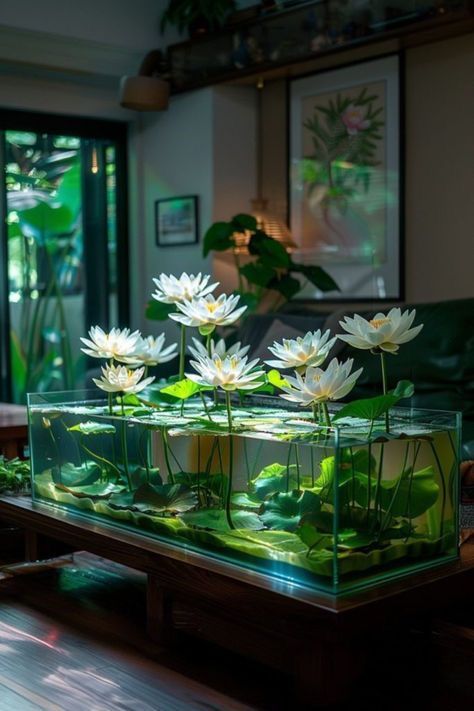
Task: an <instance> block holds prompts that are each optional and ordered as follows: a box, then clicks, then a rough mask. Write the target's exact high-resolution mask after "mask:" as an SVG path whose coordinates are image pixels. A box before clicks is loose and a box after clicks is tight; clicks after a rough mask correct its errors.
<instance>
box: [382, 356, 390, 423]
mask: <svg viewBox="0 0 474 711" xmlns="http://www.w3.org/2000/svg"><path fill="white" fill-rule="evenodd" d="M380 367H381V369H382V389H383V394H384V395H386V394H387V392H388V388H387V368H386V363H385V353H384V352H383V351H380ZM385 431H386V432H387V433H388V432H390V420H389V413H388V411H387V412H386V413H385Z"/></svg>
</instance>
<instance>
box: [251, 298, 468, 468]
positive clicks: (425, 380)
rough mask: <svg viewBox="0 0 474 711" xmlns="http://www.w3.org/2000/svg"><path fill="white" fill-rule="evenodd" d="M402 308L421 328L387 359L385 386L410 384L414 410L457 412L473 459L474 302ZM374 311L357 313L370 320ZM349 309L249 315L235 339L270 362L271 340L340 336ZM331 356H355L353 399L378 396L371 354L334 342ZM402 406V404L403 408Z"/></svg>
mask: <svg viewBox="0 0 474 711" xmlns="http://www.w3.org/2000/svg"><path fill="white" fill-rule="evenodd" d="M403 308H409V309H411V308H416V319H415V323H423V324H424V328H423V329H422V331H421V333H420V334H419V335H418V336H417V337H416V339H415V340H413V341H411V342H410V343H408V344H406V345H404V346H401V347H400V351H399V353H398V355H396V356H392V355H388V356H387V360H388V374H389V381H390V383H389V384H390V385H393V386H395V384H396V383H397V381H398V380H403V379H406V380H411V381H413V383H414V384H415V394H414V396H413V398H411V401H410V403H409V402H408V401H405V403H406V404H410V405H412V406H414V407H420V408H429V409H438V410H459V411H461V412H462V413H463V453H462V456H463V458H464V459H474V299H459V300H455V301H444V302H437V303H429V304H411V305H407V306H404V307H403ZM387 310H388V309H386V308H385V307H384V305H382V306H381V307H380V308H378V309H375V310H374V309H371V310H367V311H363V310H360V309H357V313H359V314H360V315H361V316H364V317H365V318H372V316H373V315H374V314H375V312H376V311H387ZM353 313H354V310H351V309H350V308H345V309H344V310H338V311H335V312H333V313H331V314H329V315H328V314H327V313H323V312H319V311H314V312H312V313H309V312H308V310H306V311H305V312H303V311H302V309H301V307H299V306H298V304H297V303H296V304H291V305H288V306H287V310H286V311H285V312H282V313H275V314H265V315H262V316H255V315H254V316H250V317H249V318H248V319H247V320H246V321H245V322H244V324H243V326H242V327H241V329H240V332H239V334H238V337H239V339H240V340H242V341H243V342H245V343H251V344H252V350H251V354H255V355H258V356H260V357H270V353H268V352H267V350H266V348H267V346H268V345H271V343H272V342H273V340H274V338H275V337H277V340H280V337H287V338H294V337H295V335H297V334H300V335H302V334H304V333H306V331H309V330H311V331H314V330H316V329H318V328H321V329H326V328H330V329H331V332H332V333H334V334H335V333H343V332H344V331H343V330H342V329H341V327H340V326H339V321H340V320H341V319H342V318H343V316H344V315H352V314H353ZM331 355H336V356H337V357H338V358H340V359H343V360H345V359H346V358H348V357H354V358H355V360H356V363H357V365H358V366H363V368H364V371H363V373H362V375H361V377H360V379H359V381H358V384H357V387H356V389H355V390H354V391H353V392H352V393H351V399H352V398H354V397H371V396H372V395H374V394H380V388H381V384H380V361H379V359H378V358H377V357H376V356H374V355H372V354H371V353H370V351H363V350H356V349H354V348H352V347H351V346H349V345H347V344H345V343H344V342H342V341H338V342H337V344H336V345H335V347H334V349H333V353H332V354H331ZM405 403H404V404H405Z"/></svg>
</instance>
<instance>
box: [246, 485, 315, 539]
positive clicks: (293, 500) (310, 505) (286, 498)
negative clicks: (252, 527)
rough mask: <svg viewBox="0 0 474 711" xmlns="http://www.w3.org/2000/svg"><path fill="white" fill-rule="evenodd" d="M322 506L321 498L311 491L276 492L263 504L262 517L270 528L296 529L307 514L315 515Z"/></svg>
mask: <svg viewBox="0 0 474 711" xmlns="http://www.w3.org/2000/svg"><path fill="white" fill-rule="evenodd" d="M320 508H321V500H320V498H319V496H318V495H317V494H314V493H312V492H311V491H304V492H303V494H301V493H300V492H299V491H291V492H290V493H288V494H282V493H280V494H274V496H272V498H271V499H269V500H268V501H265V502H264V504H263V513H262V514H260V517H261V519H262V520H263V521H264V522H265V525H266V526H268V528H272V529H276V530H278V531H296V529H297V527H298V524H299V523H300V521H301V518H302V517H303V516H304V515H305V514H309V515H314V514H316V513H317V512H318V511H319V509H320Z"/></svg>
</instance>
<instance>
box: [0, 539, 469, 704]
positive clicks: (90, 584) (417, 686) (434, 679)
mask: <svg viewBox="0 0 474 711" xmlns="http://www.w3.org/2000/svg"><path fill="white" fill-rule="evenodd" d="M178 642H179V644H178V646H177V647H176V648H174V649H173V650H171V651H170V650H165V649H162V648H159V647H157V646H156V645H153V644H152V643H151V642H150V641H149V640H148V639H147V638H146V634H145V588H144V576H143V575H142V574H141V573H137V572H136V571H133V570H131V569H129V568H123V567H122V566H119V565H117V564H113V563H110V562H109V561H104V560H101V559H99V558H96V557H95V556H91V555H90V554H86V553H79V554H75V555H74V557H73V558H63V559H57V560H56V561H54V562H51V563H49V564H48V565H37V566H35V565H33V564H29V565H25V566H13V567H8V566H7V567H4V568H3V572H0V711H30V710H33V709H45V710H47V711H56V710H57V709H61V711H111V710H114V711H115V710H124V709H133V711H175V710H176V711H182V710H183V711H184V710H188V709H189V710H190V711H192V710H193V709H196V710H199V711H204V710H208V711H209V710H217V709H222V710H223V711H227V710H228V711H233V710H234V709H235V710H236V711H237V710H240V709H262V710H265V711H266V710H267V709H268V710H269V711H286V710H287V709H288V710H289V711H293V710H297V709H298V707H297V706H296V705H295V704H294V702H293V701H292V694H291V684H290V680H289V679H287V678H286V677H285V676H284V675H281V674H278V673H276V672H274V671H272V670H270V669H267V668H265V667H263V666H261V665H256V664H254V663H251V662H248V661H246V660H243V659H241V658H239V657H237V656H235V655H232V654H230V653H227V652H224V651H222V650H220V649H217V648H215V647H213V646H212V645H208V644H205V643H203V642H202V641H197V640H193V639H192V638H189V637H185V638H183V639H179V640H178ZM466 649H467V648H466ZM467 653H469V652H467ZM451 654H452V651H450V652H449V653H448V657H449V655H451ZM434 656H435V655H434V652H433V649H432V647H430V646H429V645H428V644H427V636H426V634H425V633H424V632H423V630H415V631H413V633H412V634H410V635H408V634H407V633H404V634H403V635H401V636H400V638H399V639H390V640H379V641H378V642H377V643H376V646H375V648H374V659H373V663H372V666H371V668H370V669H369V670H368V672H367V674H366V675H365V677H364V678H363V679H362V680H361V683H360V685H359V686H358V688H357V689H355V690H354V696H353V697H352V698H351V700H350V703H348V704H347V705H346V706H345V707H340V708H344V709H351V711H354V709H359V708H360V709H362V708H364V710H365V711H366V710H367V709H377V710H378V709H382V708H383V709H384V711H391V710H393V711H395V710H398V709H400V710H401V709H404V710H405V709H406V708H413V707H414V705H416V706H417V708H418V709H419V710H420V711H422V710H423V709H425V708H426V709H428V708H429V709H430V711H440V710H441V709H443V711H457V709H459V710H461V709H464V708H469V707H471V708H472V703H473V699H472V697H471V698H469V690H468V688H467V687H468V686H469V685H468V683H466V684H464V686H465V687H466V689H464V690H463V689H462V688H461V691H460V690H459V687H463V679H458V680H457V681H458V682H460V683H458V684H457V687H458V688H457V689H456V690H455V689H453V686H452V685H450V686H448V685H447V684H446V683H445V679H441V677H440V676H439V673H440V672H439V670H442V669H443V666H442V664H440V663H439V662H440V660H439V658H438V657H439V655H438V657H437V659H434ZM462 662H463V659H462V655H461V661H460V665H461V666H460V675H461V676H462V677H463V678H464V677H465V675H466V674H469V671H468V667H467V666H466V669H464V668H462ZM456 663H457V662H456ZM448 666H449V665H448ZM435 670H436V671H435ZM451 672H452V669H451ZM341 674H344V670H343V669H341ZM455 681H456V680H455ZM314 708H316V707H314Z"/></svg>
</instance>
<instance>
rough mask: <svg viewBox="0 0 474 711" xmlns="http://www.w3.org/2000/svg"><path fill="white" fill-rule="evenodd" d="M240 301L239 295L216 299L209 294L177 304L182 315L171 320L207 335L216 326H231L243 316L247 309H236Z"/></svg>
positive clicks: (224, 295) (221, 296)
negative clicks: (196, 328)
mask: <svg viewBox="0 0 474 711" xmlns="http://www.w3.org/2000/svg"><path fill="white" fill-rule="evenodd" d="M239 299H240V296H238V295H235V296H226V294H221V295H220V296H219V297H218V298H217V299H216V298H215V296H213V295H212V294H208V295H207V296H204V297H200V298H198V299H193V300H192V301H185V302H184V303H182V304H179V303H177V304H176V306H177V307H178V309H179V310H180V311H181V313H179V314H170V318H172V319H174V321H178V322H179V323H182V324H184V325H185V326H194V327H196V326H197V327H199V328H201V329H202V330H203V331H204V330H206V332H207V333H212V331H213V330H214V328H215V327H216V326H230V324H232V323H234V322H235V321H237V319H238V318H240V316H242V314H243V313H244V311H245V309H246V308H247V307H246V306H241V307H240V308H236V307H237V304H238V303H239Z"/></svg>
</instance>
